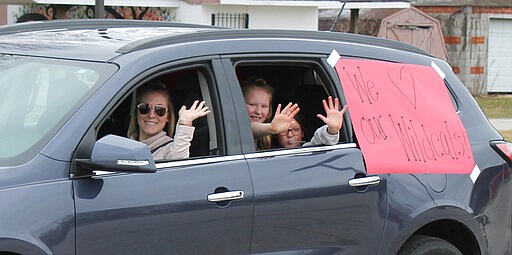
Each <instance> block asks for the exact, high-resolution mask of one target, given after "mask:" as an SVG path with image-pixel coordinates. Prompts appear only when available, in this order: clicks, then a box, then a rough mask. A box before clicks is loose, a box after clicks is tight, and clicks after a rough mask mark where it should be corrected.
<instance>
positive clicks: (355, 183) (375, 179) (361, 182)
mask: <svg viewBox="0 0 512 255" xmlns="http://www.w3.org/2000/svg"><path fill="white" fill-rule="evenodd" d="M379 183H380V177H379V176H366V177H361V178H354V179H351V180H348V186H350V187H361V186H368V185H376V184H379Z"/></svg>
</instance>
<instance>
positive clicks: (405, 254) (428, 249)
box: [398, 235, 462, 255]
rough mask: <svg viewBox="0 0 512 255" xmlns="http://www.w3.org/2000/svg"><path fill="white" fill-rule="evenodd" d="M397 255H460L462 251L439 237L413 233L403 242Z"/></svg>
mask: <svg viewBox="0 0 512 255" xmlns="http://www.w3.org/2000/svg"><path fill="white" fill-rule="evenodd" d="M398 255H462V252H460V251H459V249H457V247H455V246H453V245H452V244H451V243H449V242H447V241H445V240H443V239H441V238H437V237H432V236H423V235H414V236H412V237H411V238H409V240H407V242H405V244H404V246H403V247H402V248H401V249H400V251H399V252H398Z"/></svg>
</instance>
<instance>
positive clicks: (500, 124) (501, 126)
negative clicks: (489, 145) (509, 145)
mask: <svg viewBox="0 0 512 255" xmlns="http://www.w3.org/2000/svg"><path fill="white" fill-rule="evenodd" d="M489 121H490V122H491V124H492V125H493V126H494V127H495V128H496V129H497V130H512V119H489Z"/></svg>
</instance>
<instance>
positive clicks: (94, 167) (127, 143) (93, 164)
mask: <svg viewBox="0 0 512 255" xmlns="http://www.w3.org/2000/svg"><path fill="white" fill-rule="evenodd" d="M75 162H76V163H77V165H78V166H79V167H80V168H82V169H84V168H85V169H86V170H88V171H111V172H130V173H154V172H156V166H155V160H154V159H153V155H151V152H150V151H149V148H148V146H147V145H145V144H143V143H141V142H137V141H134V140H132V139H128V138H125V137H121V136H117V135H107V136H104V137H102V138H101V139H99V140H98V141H96V142H95V143H94V147H93V149H92V153H91V159H76V160H75Z"/></svg>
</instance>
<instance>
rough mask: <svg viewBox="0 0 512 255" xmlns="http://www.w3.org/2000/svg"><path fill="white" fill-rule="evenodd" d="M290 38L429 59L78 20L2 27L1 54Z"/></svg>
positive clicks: (98, 55) (267, 33)
mask: <svg viewBox="0 0 512 255" xmlns="http://www.w3.org/2000/svg"><path fill="white" fill-rule="evenodd" d="M244 38H245V39H252V38H267V39H272V38H276V39H277V38H292V39H308V40H327V41H336V42H347V43H356V44H364V45H372V46H382V47H386V48H392V49H398V50H403V51H408V52H415V53H419V54H424V55H428V54H427V53H426V52H424V51H423V50H421V49H419V48H416V47H414V46H412V45H409V44H405V43H401V42H396V41H389V40H385V39H382V38H377V37H371V36H364V35H357V34H347V33H338V32H321V31H300V30H270V29H243V30H239V29H225V28H220V27H213V26H204V25H194V24H183V23H170V22H161V21H142V20H115V19H85V20H84V19H82V20H55V21H37V22H26V23H20V24H14V25H8V26H3V27H0V53H6V54H16V55H31V56H43V57H53V58H65V59H83V60H90V61H100V62H105V61H108V60H110V59H112V58H115V57H117V56H119V55H120V54H126V53H129V52H133V51H138V50H143V49H150V48H154V47H159V46H164V45H172V44H180V43H187V42H197V41H207V40H223V39H244Z"/></svg>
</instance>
